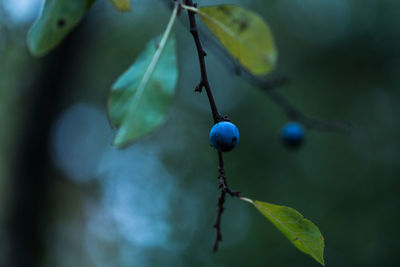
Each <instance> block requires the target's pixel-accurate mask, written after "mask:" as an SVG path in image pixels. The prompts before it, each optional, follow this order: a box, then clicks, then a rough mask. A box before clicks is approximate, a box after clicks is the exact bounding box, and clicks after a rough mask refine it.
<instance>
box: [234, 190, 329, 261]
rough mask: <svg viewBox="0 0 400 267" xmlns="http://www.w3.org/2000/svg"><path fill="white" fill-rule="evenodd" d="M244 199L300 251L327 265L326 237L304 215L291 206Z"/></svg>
mask: <svg viewBox="0 0 400 267" xmlns="http://www.w3.org/2000/svg"><path fill="white" fill-rule="evenodd" d="M242 200H243V201H246V202H249V203H251V204H253V205H254V206H255V207H256V208H257V209H258V211H260V212H261V214H263V215H264V216H265V217H266V218H267V219H268V220H269V221H270V222H272V224H273V225H275V227H276V228H278V229H279V230H280V231H281V232H282V233H283V234H284V235H285V236H286V237H287V238H288V239H289V241H290V242H291V243H292V244H293V245H294V246H295V247H297V248H298V249H299V250H300V251H302V252H304V253H306V254H309V255H310V256H311V257H312V258H314V259H315V260H316V261H317V262H319V263H320V264H321V265H323V266H325V261H324V246H325V244H324V238H323V236H322V234H321V232H320V231H319V229H318V228H317V226H315V225H314V224H313V223H312V222H311V221H310V220H307V219H305V218H304V217H303V215H301V214H300V213H299V212H297V211H296V210H295V209H293V208H290V207H286V206H279V205H274V204H271V203H267V202H261V201H257V200H251V199H248V198H242Z"/></svg>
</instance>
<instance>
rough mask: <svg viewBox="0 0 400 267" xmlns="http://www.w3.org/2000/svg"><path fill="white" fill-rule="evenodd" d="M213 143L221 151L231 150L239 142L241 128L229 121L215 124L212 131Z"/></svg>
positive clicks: (211, 138)
mask: <svg viewBox="0 0 400 267" xmlns="http://www.w3.org/2000/svg"><path fill="white" fill-rule="evenodd" d="M210 141H211V145H212V146H213V147H214V148H216V149H217V150H218V151H220V152H229V151H231V150H232V149H234V148H235V147H236V146H237V144H238V143H239V130H238V128H237V127H236V125H235V124H233V123H231V122H229V121H221V122H218V123H217V124H215V125H214V126H213V127H212V128H211V131H210Z"/></svg>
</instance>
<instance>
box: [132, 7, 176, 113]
mask: <svg viewBox="0 0 400 267" xmlns="http://www.w3.org/2000/svg"><path fill="white" fill-rule="evenodd" d="M178 9H179V3H178V1H175V3H174V9H173V10H172V14H171V17H170V19H169V22H168V25H167V28H166V29H165V31H164V33H163V36H162V37H161V40H160V44H159V45H158V48H157V50H156V52H155V53H154V56H153V58H152V59H151V62H150V64H149V66H148V67H147V70H146V72H145V73H144V75H143V78H142V80H141V81H140V83H139V86H138V89H137V91H136V94H135V98H134V99H133V101H132V102H131V104H130V106H129V110H130V112H129V113H128V114H133V113H134V110H133V109H134V108H135V107H136V106H137V105H136V104H137V102H138V101H139V100H140V98H141V97H142V95H143V92H144V89H145V88H146V85H147V83H148V82H149V80H150V77H151V75H152V74H153V72H154V70H155V68H156V66H157V63H158V61H159V60H160V57H161V54H162V52H163V51H164V48H165V46H166V44H167V40H168V37H169V36H170V34H171V31H172V27H173V25H174V23H175V20H176V17H177V14H178Z"/></svg>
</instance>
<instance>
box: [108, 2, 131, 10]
mask: <svg viewBox="0 0 400 267" xmlns="http://www.w3.org/2000/svg"><path fill="white" fill-rule="evenodd" d="M110 1H111V3H112V4H113V5H114V7H115V8H116V9H117V10H119V11H129V10H131V0H110Z"/></svg>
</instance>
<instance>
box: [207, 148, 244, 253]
mask: <svg viewBox="0 0 400 267" xmlns="http://www.w3.org/2000/svg"><path fill="white" fill-rule="evenodd" d="M218 172H219V175H218V179H219V189H220V190H221V192H220V195H219V198H218V202H217V218H216V220H215V223H214V228H215V230H216V231H217V236H216V238H215V242H214V246H213V250H214V252H216V251H217V250H218V245H219V243H220V242H222V231H221V218H222V213H223V212H224V203H225V195H226V194H229V195H230V196H231V197H239V198H240V197H241V196H242V195H241V194H240V192H239V191H232V190H231V189H230V188H229V186H228V183H227V181H226V176H225V169H224V159H223V157H222V152H218Z"/></svg>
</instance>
